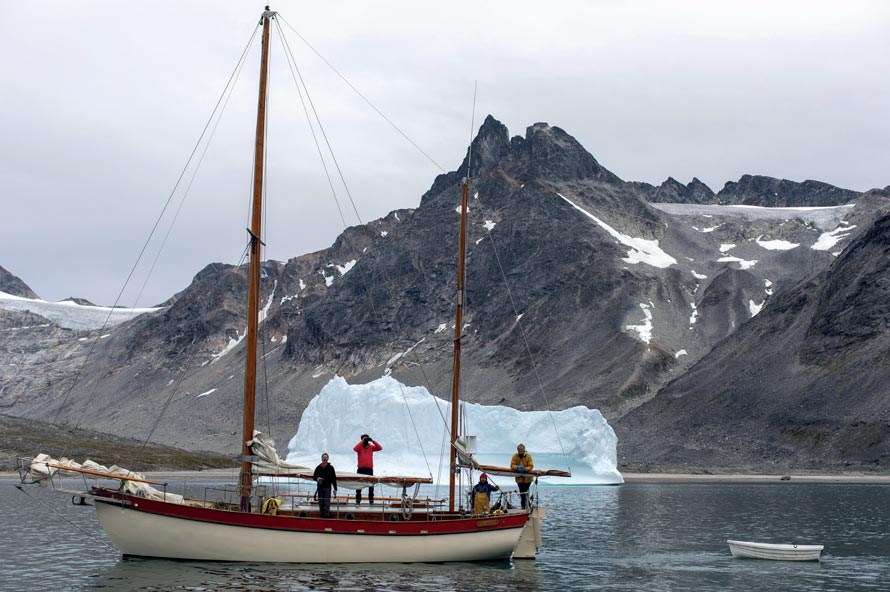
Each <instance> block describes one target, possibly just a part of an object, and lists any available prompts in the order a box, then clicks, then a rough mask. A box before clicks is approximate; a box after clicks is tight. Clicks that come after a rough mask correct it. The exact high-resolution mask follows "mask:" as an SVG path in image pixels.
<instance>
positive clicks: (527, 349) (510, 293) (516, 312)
mask: <svg viewBox="0 0 890 592" xmlns="http://www.w3.org/2000/svg"><path fill="white" fill-rule="evenodd" d="M476 200H477V201H478V202H479V211H480V212H481V213H482V216H483V217H485V209H484V207H483V206H482V200H481V199H479V198H478V197H476ZM485 230H486V232H487V233H488V239H489V240H490V241H491V249H492V252H493V253H494V258H495V261H496V262H497V264H498V271H500V274H501V280H502V281H503V282H504V288H505V289H506V291H507V297H508V298H509V299H510V306H511V307H512V308H513V314H514V315H516V316H517V317H518V316H520V315H519V309H518V307H517V306H516V300H515V299H514V298H513V291H512V290H510V283H509V282H508V281H507V274H506V272H505V271H504V266H503V265H502V264H501V257H500V255H499V254H498V250H497V246H496V245H495V241H494V235H493V234H492V233H491V229H490V228H486V229H485ZM516 325H517V326H518V327H519V332H520V334H521V335H522V343H523V344H524V345H525V352H526V353H527V354H528V357H529V360H530V361H531V363H532V370H533V371H534V374H535V380H536V381H537V384H538V391H539V392H540V393H541V396H542V397H544V403H545V404H546V405H547V415H548V416H549V417H550V421H551V423H552V424H553V431H554V433H555V434H556V441H557V442H558V443H559V448H560V450H561V451H562V456H563V459H565V461H566V466H568V468H569V472H571V466H570V465H569V462H568V455H566V451H565V447H564V446H563V444H562V438H560V436H559V428H558V427H557V425H556V419H555V418H554V417H553V411H552V408H551V405H550V399H549V398H548V397H547V392H546V391H545V390H544V383H543V381H542V380H541V375H540V373H539V372H538V362H537V360H536V359H535V356H534V354H533V353H532V350H531V346H530V345H529V342H528V335H527V334H526V331H525V327H524V326H523V325H522V322H521V320H517V321H516Z"/></svg>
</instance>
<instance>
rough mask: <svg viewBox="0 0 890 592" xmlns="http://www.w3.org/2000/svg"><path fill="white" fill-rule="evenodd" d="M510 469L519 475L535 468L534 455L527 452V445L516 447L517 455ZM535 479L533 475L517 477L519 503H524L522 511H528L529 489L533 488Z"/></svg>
mask: <svg viewBox="0 0 890 592" xmlns="http://www.w3.org/2000/svg"><path fill="white" fill-rule="evenodd" d="M510 468H511V469H513V470H514V471H517V472H519V473H526V472H528V471H531V470H532V469H534V468H535V462H534V461H533V460H532V455H531V454H529V453H528V452H526V451H525V444H519V446H517V447H516V454H514V455H513V458H511V459H510ZM534 480H535V478H534V477H532V476H531V475H528V476H525V475H523V476H521V477H516V485H517V486H518V487H519V501H521V502H522V509H523V510H526V509H528V488H529V487H531V486H532V481H534Z"/></svg>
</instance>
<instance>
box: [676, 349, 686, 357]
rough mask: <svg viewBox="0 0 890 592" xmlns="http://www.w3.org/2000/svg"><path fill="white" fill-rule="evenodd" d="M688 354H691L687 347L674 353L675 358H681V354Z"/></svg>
mask: <svg viewBox="0 0 890 592" xmlns="http://www.w3.org/2000/svg"><path fill="white" fill-rule="evenodd" d="M688 355H689V352H687V351H686V350H685V349H681V350H680V351H678V352H677V353H675V354H674V358H679V357H680V356H688Z"/></svg>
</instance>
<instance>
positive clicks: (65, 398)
mask: <svg viewBox="0 0 890 592" xmlns="http://www.w3.org/2000/svg"><path fill="white" fill-rule="evenodd" d="M258 28H259V26H257V27H254V30H253V33H252V34H251V36H250V40H249V41H248V44H247V46H245V48H244V51H243V52H242V53H241V57H240V58H239V63H240V62H241V61H242V60H243V59H244V56H245V55H246V53H247V50H248V48H249V47H250V44H251V43H252V41H253V39H254V37H255V36H256V33H257V30H258ZM237 72H238V65H237V64H236V66H235V69H234V70H233V71H232V74H231V75H230V76H229V79H228V81H227V82H226V86H225V87H224V88H223V92H222V94H221V95H220V97H219V99H218V100H217V102H216V105H215V106H214V107H213V110H212V111H211V113H210V117H209V118H208V120H207V122H206V123H205V124H204V129H203V130H202V131H201V135H200V136H199V137H198V140H197V142H195V146H194V147H193V148H192V151H191V153H190V154H189V157H188V159H187V160H186V163H185V166H184V167H183V168H182V171H181V172H180V174H179V177H178V178H177V180H176V183H175V184H174V185H173V189H172V190H171V191H170V194H169V196H168V197H167V200H166V202H165V203H164V207H163V208H162V209H161V213H160V214H159V215H158V218H157V219H156V220H155V223H154V226H153V227H152V229H151V232H150V233H149V235H148V238H147V239H146V240H145V243H144V244H143V246H142V249H141V250H140V252H139V255H138V256H137V258H136V262H135V263H134V264H133V266H132V268H131V269H130V272H129V274H128V275H127V278H126V280H124V284H123V286H121V289H120V291H119V292H118V295H117V297H116V298H115V300H114V304H112V306H111V307H110V308H109V311H108V316H107V317H106V318H105V321H104V322H103V323H102V327H101V328H100V329H99V331H98V333H99V334H102V332H103V331H104V330H105V328H106V327H107V326H108V321H109V320H110V319H111V314H112V312H113V311H114V309H115V308H116V307H117V305H118V303H119V302H120V300H121V298H122V297H123V294H124V290H126V288H127V286H128V285H129V283H130V280H131V279H132V277H133V275H134V273H135V272H136V268H137V266H138V265H139V262H140V261H141V260H142V257H143V256H144V255H145V252H146V250H147V249H148V245H149V243H150V242H151V239H152V237H154V234H155V232H156V231H157V229H158V226H159V225H160V223H161V220H162V219H163V217H164V214H165V213H166V212H167V208H168V207H169V206H170V203H171V201H172V200H173V196H174V195H175V194H176V191H177V189H178V188H179V186H180V183H181V182H182V179H183V178H184V177H185V174H186V171H187V170H188V168H189V165H190V164H191V163H192V160H193V158H194V156H195V154H196V153H197V151H198V148H199V146H200V145H201V143H202V141H203V139H204V136H205V135H206V134H207V130H208V128H209V127H210V124H211V122H212V121H213V118H214V116H215V114H216V112H217V110H218V109H219V107H220V104H221V102H222V101H223V97H224V96H225V94H226V89H227V88H228V87H229V85H231V84H232V82H233V79H234V78H235V75H236V73H237ZM98 341H99V340H98V339H95V340H93V343H92V344H91V346H90V349H89V351H88V352H87V355H86V357H85V358H84V361H83V363H82V364H81V365H80V366H79V367H78V369H77V372H76V373H75V376H74V379H73V382H72V384H71V386H70V387H69V388H68V390H67V391H66V392H65V394H64V396H63V397H62V402H61V403H60V405H59V408H58V409H57V410H56V414H55V416H54V417H53V421H52V422H50V425H55V424H56V423H57V422H58V420H59V417H60V415H61V413H62V409H64V408H65V405H66V404H67V402H68V398H69V397H70V395H71V393H72V392H73V391H74V388H75V387H76V386H77V384H78V383H79V382H80V378H81V376H82V375H83V370H84V368H85V367H86V364H87V362H88V361H89V359H90V357H91V356H92V354H93V351H94V350H95V348H96V344H97V343H98ZM94 395H95V391H93V393H92V394H91V395H90V398H92V397H93V396H94ZM82 418H83V412H81V416H80V418H78V422H77V424H76V425H75V428H76V426H77V425H79V423H80V420H81V419H82ZM66 448H67V446H66ZM64 451H65V449H63V454H64ZM60 456H61V455H60Z"/></svg>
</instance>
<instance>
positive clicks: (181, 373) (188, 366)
mask: <svg viewBox="0 0 890 592" xmlns="http://www.w3.org/2000/svg"><path fill="white" fill-rule="evenodd" d="M249 249H250V243H249V242H248V244H247V245H246V246H245V247H244V253H243V254H242V255H241V261H239V262H238V266H239V267H240V266H241V263H242V262H243V261H244V259H245V257H246V256H247V252H248V250H249ZM192 345H194V343H192ZM195 353H196V348H194V347H193V348H191V351H190V352H189V354H188V356H187V357H186V360H185V365H184V366H183V367H182V369H181V370H180V371H179V375H178V376H177V377H176V384H174V385H173V388H172V389H171V390H170V394H169V395H168V396H167V399H166V400H165V401H164V404H163V405H162V406H161V412H160V413H159V414H158V417H157V418H156V419H155V422H154V424H153V425H152V426H151V430H150V431H149V432H148V436H146V437H145V440H144V441H143V442H142V446H141V447H140V448H139V452H137V453H136V462H139V461H140V460H142V452H143V451H144V450H145V447H146V446H147V445H148V443H149V442H150V441H151V438H152V436H154V433H155V430H157V429H158V426H159V425H161V420H163V419H164V415H166V413H167V409H168V408H169V407H170V404H171V403H172V402H173V398H174V397H175V396H176V395H177V393H178V392H179V388H180V387H181V386H182V383H183V382H184V381H185V377H186V375H187V374H188V371H189V370H191V368H192V359H193V358H194V357H195ZM185 394H188V393H184V395H185Z"/></svg>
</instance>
